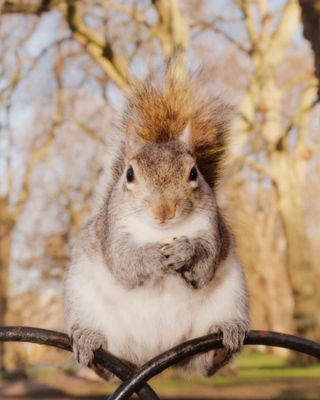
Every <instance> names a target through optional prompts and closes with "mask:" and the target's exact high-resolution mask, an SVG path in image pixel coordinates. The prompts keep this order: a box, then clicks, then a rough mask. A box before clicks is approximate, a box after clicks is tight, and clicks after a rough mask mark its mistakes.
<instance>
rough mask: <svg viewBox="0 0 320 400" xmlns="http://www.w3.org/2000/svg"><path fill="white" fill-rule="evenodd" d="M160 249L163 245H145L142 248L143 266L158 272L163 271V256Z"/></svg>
mask: <svg viewBox="0 0 320 400" xmlns="http://www.w3.org/2000/svg"><path fill="white" fill-rule="evenodd" d="M162 247H163V244H161V243H147V244H145V245H144V246H143V249H142V260H143V263H144V265H145V266H147V267H148V268H150V269H155V270H158V271H161V270H163V264H162V261H163V260H164V256H163V254H162V253H161V248H162Z"/></svg>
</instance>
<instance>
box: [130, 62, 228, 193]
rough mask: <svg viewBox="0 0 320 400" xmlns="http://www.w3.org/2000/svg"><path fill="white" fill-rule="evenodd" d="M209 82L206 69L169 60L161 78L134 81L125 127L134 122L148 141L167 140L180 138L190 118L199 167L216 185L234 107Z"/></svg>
mask: <svg viewBox="0 0 320 400" xmlns="http://www.w3.org/2000/svg"><path fill="white" fill-rule="evenodd" d="M208 82H209V81H208V76H206V74H205V72H204V71H198V72H196V73H193V74H191V73H188V72H186V71H183V70H182V69H181V68H177V67H176V66H175V65H174V63H169V65H168V68H167V71H166V73H165V74H162V75H161V77H158V78H157V79H152V80H151V79H150V80H147V81H146V82H137V83H135V84H134V87H133V90H132V92H131V94H129V96H128V100H127V107H126V110H125V113H124V118H123V130H125V129H126V127H127V126H128V125H129V124H133V125H134V127H135V130H136V132H137V134H138V135H140V136H141V137H143V138H144V139H145V140H148V141H155V142H165V141H170V140H175V139H177V138H178V137H179V136H180V134H181V132H182V131H183V129H184V127H185V126H186V124H187V123H188V121H189V122H190V126H191V133H192V142H193V147H194V151H195V155H196V158H197V164H198V167H199V169H200V171H201V172H202V174H203V176H204V177H205V179H206V181H207V182H208V184H209V185H210V186H211V187H214V186H215V183H216V182H217V178H218V176H219V170H220V168H221V164H222V161H223V158H224V157H223V156H224V154H225V150H226V144H227V133H228V126H229V121H230V111H231V108H230V107H229V106H227V105H225V104H224V103H223V102H222V101H221V99H220V98H219V97H217V96H215V95H213V94H212V93H211V94H210V91H209V90H207V88H208V87H209V86H212V85H208ZM209 83H210V82H209Z"/></svg>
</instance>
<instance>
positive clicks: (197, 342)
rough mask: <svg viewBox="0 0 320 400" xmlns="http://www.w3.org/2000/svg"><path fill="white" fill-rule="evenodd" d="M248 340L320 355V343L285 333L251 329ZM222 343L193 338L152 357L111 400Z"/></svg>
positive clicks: (124, 396) (212, 338) (217, 339)
mask: <svg viewBox="0 0 320 400" xmlns="http://www.w3.org/2000/svg"><path fill="white" fill-rule="evenodd" d="M244 344H245V345H253V344H255V345H257V344H260V345H261V344H262V345H266V346H275V347H283V348H287V349H290V350H295V351H298V352H301V353H305V354H308V355H310V356H313V357H317V358H319V359H320V343H316V342H313V341H311V340H307V339H303V338H300V337H297V336H293V335H287V334H284V333H277V332H267V331H250V332H248V334H247V336H246V339H245V341H244ZM221 347H223V344H222V340H221V336H219V335H216V334H215V335H207V336H203V337H200V338H197V339H193V340H189V341H187V342H185V343H182V344H180V345H178V346H175V347H173V348H172V349H170V350H168V351H166V352H164V353H162V354H160V355H159V356H157V357H155V358H153V359H152V360H150V361H148V362H147V363H146V364H145V365H144V366H143V367H141V368H140V369H139V370H138V371H137V372H136V373H135V374H134V376H133V377H131V378H130V379H129V380H127V381H125V382H124V383H122V384H121V385H120V386H119V387H118V389H117V390H116V391H115V392H114V393H113V394H112V395H111V396H110V397H109V399H108V400H127V399H129V397H130V396H131V395H132V394H133V393H134V392H136V391H137V390H139V388H140V387H142V385H143V384H144V383H145V382H147V381H148V380H149V379H151V378H152V377H154V376H155V375H157V374H159V373H160V372H162V371H163V370H165V369H166V368H168V367H170V366H172V365H174V364H176V363H178V362H180V361H182V360H184V359H186V358H188V357H191V356H194V355H196V354H199V353H205V352H207V351H209V350H212V349H217V348H221Z"/></svg>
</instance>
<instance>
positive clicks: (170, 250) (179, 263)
mask: <svg viewBox="0 0 320 400" xmlns="http://www.w3.org/2000/svg"><path fill="white" fill-rule="evenodd" d="M161 253H162V254H163V255H164V256H165V258H164V260H163V264H164V265H165V266H166V267H167V268H168V269H174V270H179V269H180V268H182V267H184V266H186V265H188V264H189V263H190V262H191V260H192V257H193V256H194V248H193V246H192V243H191V242H190V240H189V239H188V238H187V236H181V237H179V238H177V239H174V240H173V242H172V243H170V244H166V245H164V246H163V247H162V249H161Z"/></svg>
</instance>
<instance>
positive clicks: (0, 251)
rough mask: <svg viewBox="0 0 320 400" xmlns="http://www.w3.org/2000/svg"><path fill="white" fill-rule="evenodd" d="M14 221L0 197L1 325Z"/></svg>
mask: <svg viewBox="0 0 320 400" xmlns="http://www.w3.org/2000/svg"><path fill="white" fill-rule="evenodd" d="M12 230H13V221H12V219H11V216H10V212H9V210H8V199H7V198H6V197H2V198H0V326H3V325H5V323H6V313H7V299H8V289H9V263H10V251H11V239H12V237H11V236H12ZM4 356H5V345H4V343H3V342H2V343H1V342H0V373H4V372H5V371H6V368H5V359H4Z"/></svg>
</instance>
